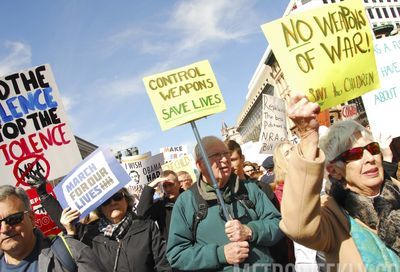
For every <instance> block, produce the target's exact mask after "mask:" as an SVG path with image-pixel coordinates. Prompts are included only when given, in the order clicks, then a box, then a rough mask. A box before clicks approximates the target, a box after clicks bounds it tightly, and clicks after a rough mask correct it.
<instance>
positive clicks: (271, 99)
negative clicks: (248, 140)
mask: <svg viewBox="0 0 400 272" xmlns="http://www.w3.org/2000/svg"><path fill="white" fill-rule="evenodd" d="M287 137H288V135H287V128H286V107H285V101H284V100H283V99H281V98H278V97H275V96H271V95H267V94H263V96H262V125H261V133H260V139H259V142H261V143H262V146H261V149H260V153H262V154H273V153H274V148H275V146H276V144H278V143H280V142H283V141H285V140H287Z"/></svg>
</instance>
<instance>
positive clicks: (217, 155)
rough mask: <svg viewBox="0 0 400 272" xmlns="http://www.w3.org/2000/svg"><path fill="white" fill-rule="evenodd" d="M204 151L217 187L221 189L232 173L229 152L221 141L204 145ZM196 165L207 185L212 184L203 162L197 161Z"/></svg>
mask: <svg viewBox="0 0 400 272" xmlns="http://www.w3.org/2000/svg"><path fill="white" fill-rule="evenodd" d="M204 149H205V151H206V154H207V156H208V159H209V161H210V164H211V169H212V172H213V174H214V177H215V179H216V181H217V183H218V187H219V188H222V187H224V186H225V184H226V183H227V182H228V180H229V176H230V175H231V172H232V167H231V156H230V152H229V150H228V148H227V147H226V145H225V144H224V143H223V142H222V141H218V142H214V143H212V144H208V145H205V147H204ZM196 164H197V167H198V169H199V170H200V172H201V173H202V175H203V177H204V178H205V180H206V181H207V182H208V183H209V184H212V180H211V177H210V175H209V174H208V171H207V168H206V164H205V162H204V161H203V160H202V159H199V160H198V161H197V163H196Z"/></svg>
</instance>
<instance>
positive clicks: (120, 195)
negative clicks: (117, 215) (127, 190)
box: [101, 192, 125, 206]
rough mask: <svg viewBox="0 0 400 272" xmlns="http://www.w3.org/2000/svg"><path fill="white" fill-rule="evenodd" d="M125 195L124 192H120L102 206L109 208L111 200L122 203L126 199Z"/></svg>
mask: <svg viewBox="0 0 400 272" xmlns="http://www.w3.org/2000/svg"><path fill="white" fill-rule="evenodd" d="M124 196H125V195H124V193H123V192H118V193H115V194H114V195H113V196H112V197H110V198H109V199H107V200H106V201H104V202H103V204H101V206H107V205H108V204H110V203H111V200H114V201H121V200H122V199H123V198H124Z"/></svg>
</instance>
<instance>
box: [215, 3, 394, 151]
mask: <svg viewBox="0 0 400 272" xmlns="http://www.w3.org/2000/svg"><path fill="white" fill-rule="evenodd" d="M335 2H339V1H338V0H296V1H295V0H292V1H290V3H289V4H288V7H287V9H286V11H285V13H284V14H283V15H288V14H290V13H291V12H292V11H293V10H296V9H307V8H312V7H317V6H320V5H323V4H329V3H335ZM363 2H364V6H365V8H366V11H367V12H366V14H367V16H368V17H369V21H370V25H371V28H372V29H374V32H375V36H376V37H377V38H378V37H381V36H387V35H389V34H392V35H393V34H395V33H397V32H396V31H397V30H398V29H400V0H396V1H395V0H363ZM382 33H383V34H382ZM261 94H269V95H274V96H277V97H280V98H282V99H284V100H285V101H286V102H287V101H288V96H289V94H290V89H289V88H288V84H287V83H286V81H285V76H284V74H283V73H282V70H281V69H280V66H279V63H278V62H277V60H276V59H275V56H274V54H273V52H272V51H271V48H270V47H269V46H268V48H267V49H266V51H265V53H264V55H263V57H262V58H261V60H260V63H259V64H258V66H257V69H256V71H255V73H254V75H253V77H252V79H251V80H250V83H249V85H248V93H247V96H246V102H245V104H244V106H243V108H242V110H241V112H240V114H239V116H238V118H237V120H236V124H235V126H234V127H233V128H230V130H232V129H236V130H237V132H239V133H240V135H241V136H242V143H247V142H250V141H252V142H257V141H258V138H259V135H260V131H261V121H262V118H261V116H262V105H261V101H262V95H261ZM348 103H351V104H355V105H356V106H357V109H358V112H359V113H361V118H363V117H362V116H364V117H365V119H366V115H365V109H364V106H363V105H362V101H361V98H358V99H357V98H356V99H353V100H351V101H349V102H348ZM341 117H342V116H341V106H340V105H339V106H337V107H334V108H331V109H330V110H329V111H326V112H323V113H322V114H321V115H320V118H321V119H320V123H321V124H324V125H326V126H329V124H332V123H333V122H335V121H337V120H339V119H341ZM287 122H288V124H287V127H288V128H290V131H289V138H290V137H292V136H293V135H294V134H296V128H295V127H294V126H293V124H292V123H291V121H290V120H288V121H287ZM223 136H224V138H225V139H226V138H229V136H227V135H223Z"/></svg>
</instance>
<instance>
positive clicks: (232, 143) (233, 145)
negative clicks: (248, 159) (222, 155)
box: [224, 140, 243, 157]
mask: <svg viewBox="0 0 400 272" xmlns="http://www.w3.org/2000/svg"><path fill="white" fill-rule="evenodd" d="M224 143H225V145H226V146H227V147H228V149H229V151H230V152H231V154H232V153H233V152H234V151H236V152H237V153H238V154H239V156H240V157H242V156H243V153H242V148H241V147H240V144H238V143H237V142H236V141H234V140H225V141H224Z"/></svg>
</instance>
